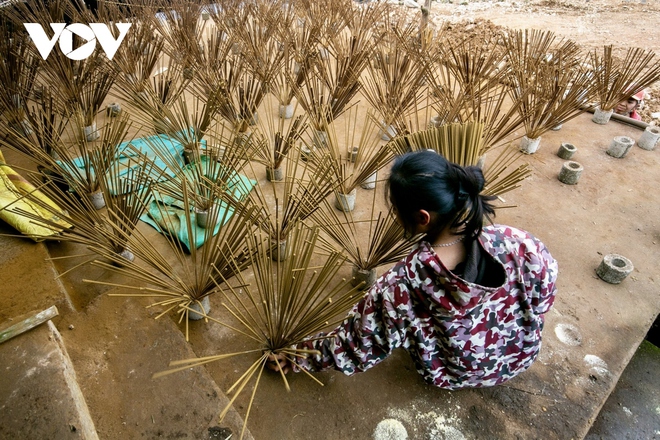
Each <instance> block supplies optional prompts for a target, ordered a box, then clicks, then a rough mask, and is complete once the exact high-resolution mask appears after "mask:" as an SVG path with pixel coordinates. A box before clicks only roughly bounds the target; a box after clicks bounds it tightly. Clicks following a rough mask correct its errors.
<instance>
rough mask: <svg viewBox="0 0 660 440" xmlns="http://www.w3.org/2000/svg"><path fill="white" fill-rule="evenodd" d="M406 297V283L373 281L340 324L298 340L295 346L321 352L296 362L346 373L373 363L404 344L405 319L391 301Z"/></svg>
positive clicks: (312, 369)
mask: <svg viewBox="0 0 660 440" xmlns="http://www.w3.org/2000/svg"><path fill="white" fill-rule="evenodd" d="M383 278H384V277H383ZM379 281H380V280H379ZM406 298H409V296H408V291H407V289H406V288H405V286H403V285H401V284H395V285H386V286H382V285H381V284H379V283H376V284H375V285H374V286H373V287H372V288H371V289H370V290H369V291H368V292H367V294H366V295H365V296H364V298H362V300H361V301H360V302H359V303H358V304H357V305H356V306H355V307H353V310H352V311H351V312H350V313H349V314H348V316H347V317H346V319H345V320H344V321H343V322H342V323H341V324H340V325H339V327H337V328H336V329H335V330H333V331H331V332H330V333H328V334H320V335H317V336H315V337H314V338H313V339H312V340H309V341H305V342H303V343H301V344H298V345H297V346H296V347H295V348H298V349H309V350H318V351H319V352H320V354H308V355H307V357H306V358H304V359H303V358H299V360H296V362H297V363H298V365H299V366H300V368H302V369H304V370H307V371H322V370H327V369H331V368H334V369H336V370H339V371H341V372H343V373H344V374H346V375H352V374H354V373H356V372H360V371H365V370H367V369H369V368H371V367H373V366H374V365H376V364H378V363H379V362H380V361H382V360H383V359H385V358H386V357H387V356H389V354H390V353H392V350H394V349H395V348H397V347H400V346H401V345H402V344H403V341H404V338H405V327H404V323H405V320H404V319H403V316H402V314H400V313H399V311H398V310H397V304H395V303H394V302H396V303H398V304H401V303H405V302H406V301H407V299H406ZM325 336H327V337H325ZM320 338H322V339H320ZM294 369H295V370H296V371H297V370H299V368H297V367H295V368H294Z"/></svg>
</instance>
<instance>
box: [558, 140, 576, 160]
mask: <svg viewBox="0 0 660 440" xmlns="http://www.w3.org/2000/svg"><path fill="white" fill-rule="evenodd" d="M576 151H577V148H575V145H573V144H569V143H568V142H562V143H561V145H560V146H559V150H558V151H557V156H559V157H561V158H562V159H564V160H571V158H572V157H573V155H574V154H575V152H576Z"/></svg>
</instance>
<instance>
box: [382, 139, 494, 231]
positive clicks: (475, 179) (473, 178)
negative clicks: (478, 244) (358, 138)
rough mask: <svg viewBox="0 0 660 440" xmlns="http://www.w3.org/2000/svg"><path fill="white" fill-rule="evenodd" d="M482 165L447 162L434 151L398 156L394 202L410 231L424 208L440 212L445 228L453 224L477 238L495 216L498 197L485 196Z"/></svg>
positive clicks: (392, 190)
mask: <svg viewBox="0 0 660 440" xmlns="http://www.w3.org/2000/svg"><path fill="white" fill-rule="evenodd" d="M484 183H485V180H484V175H483V173H482V171H481V168H479V167H474V166H469V167H462V166H460V165H457V164H454V163H451V162H449V161H447V159H445V158H444V157H442V156H441V155H440V154H438V153H436V152H435V151H433V150H426V151H417V152H412V153H406V154H404V155H402V156H399V157H397V158H396V159H395V161H394V165H393V166H392V170H391V173H390V177H389V180H388V187H389V194H390V201H391V203H392V204H393V205H394V208H395V209H396V210H397V212H398V215H399V219H400V220H401V222H402V223H403V227H404V229H405V230H406V231H407V232H411V231H413V230H414V228H415V214H416V213H417V212H418V211H419V210H421V209H423V210H425V211H428V212H430V213H431V212H432V213H435V214H436V215H437V220H436V224H435V225H434V227H438V228H439V229H438V230H441V229H443V228H445V227H447V226H450V228H451V230H452V231H458V230H462V231H464V232H462V233H464V234H465V235H466V236H467V237H468V238H469V239H472V240H474V239H476V238H477V237H478V236H479V234H480V233H481V230H482V228H483V222H484V218H486V219H487V220H489V221H490V219H491V217H492V216H494V215H495V210H494V209H493V205H492V204H491V203H490V202H491V201H493V200H494V199H495V197H494V196H486V195H482V194H481V191H482V190H483V188H484Z"/></svg>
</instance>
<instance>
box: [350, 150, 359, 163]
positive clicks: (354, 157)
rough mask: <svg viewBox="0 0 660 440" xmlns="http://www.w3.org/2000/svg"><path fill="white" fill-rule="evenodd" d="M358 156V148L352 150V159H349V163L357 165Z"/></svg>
mask: <svg viewBox="0 0 660 440" xmlns="http://www.w3.org/2000/svg"><path fill="white" fill-rule="evenodd" d="M357 155H358V147H353V148H351V157H350V158H349V159H348V160H349V162H351V163H355V161H356V160H357Z"/></svg>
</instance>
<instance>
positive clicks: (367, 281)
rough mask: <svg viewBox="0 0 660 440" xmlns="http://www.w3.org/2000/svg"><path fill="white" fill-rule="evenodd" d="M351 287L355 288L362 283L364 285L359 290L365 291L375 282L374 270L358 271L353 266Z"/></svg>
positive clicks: (358, 269) (357, 268)
mask: <svg viewBox="0 0 660 440" xmlns="http://www.w3.org/2000/svg"><path fill="white" fill-rule="evenodd" d="M351 275H352V278H351V285H352V286H353V287H357V286H359V285H360V283H362V282H363V281H364V284H363V285H362V287H361V288H360V289H362V290H367V289H368V288H370V287H371V286H373V285H374V283H375V282H376V269H368V270H365V269H360V268H359V267H357V266H353V269H352V271H351Z"/></svg>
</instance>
